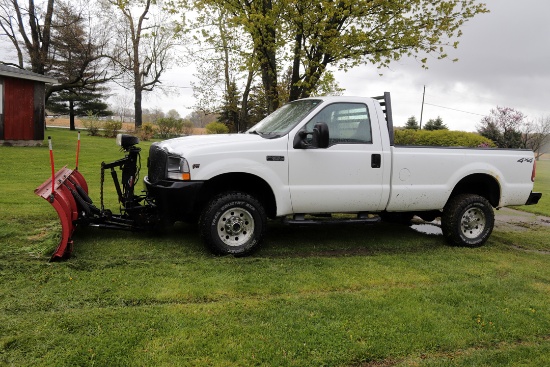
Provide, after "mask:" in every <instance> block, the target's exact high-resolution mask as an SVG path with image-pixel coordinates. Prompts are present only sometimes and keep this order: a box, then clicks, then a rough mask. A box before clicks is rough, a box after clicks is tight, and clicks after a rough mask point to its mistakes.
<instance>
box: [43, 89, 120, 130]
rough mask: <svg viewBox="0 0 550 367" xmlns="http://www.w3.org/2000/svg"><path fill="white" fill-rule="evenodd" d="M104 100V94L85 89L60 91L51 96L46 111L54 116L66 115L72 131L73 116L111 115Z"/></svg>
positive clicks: (73, 125)
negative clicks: (90, 114)
mask: <svg viewBox="0 0 550 367" xmlns="http://www.w3.org/2000/svg"><path fill="white" fill-rule="evenodd" d="M104 98H105V94H104V93H100V92H97V91H88V90H85V89H75V90H73V91H60V92H55V93H53V94H52V95H51V97H50V98H49V99H48V102H47V103H46V109H47V110H48V111H50V112H52V113H54V114H58V115H68V116H69V121H70V128H71V130H74V129H75V124H74V119H75V116H87V115H88V114H89V112H91V113H92V114H93V115H95V116H100V117H101V116H111V115H112V112H111V111H109V106H108V105H107V103H105V101H104Z"/></svg>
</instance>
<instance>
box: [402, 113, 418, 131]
mask: <svg viewBox="0 0 550 367" xmlns="http://www.w3.org/2000/svg"><path fill="white" fill-rule="evenodd" d="M405 129H407V130H418V129H420V126H419V125H418V121H416V117H414V116H411V117H409V118H408V120H407V123H406V124H405Z"/></svg>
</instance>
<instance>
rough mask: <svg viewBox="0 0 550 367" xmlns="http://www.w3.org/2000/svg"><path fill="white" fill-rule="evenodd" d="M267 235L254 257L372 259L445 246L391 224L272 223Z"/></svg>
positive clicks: (430, 236) (437, 237) (434, 237)
mask: <svg viewBox="0 0 550 367" xmlns="http://www.w3.org/2000/svg"><path fill="white" fill-rule="evenodd" d="M416 225H421V224H416ZM425 225H426V226H429V227H431V226H432V225H431V224H425ZM435 228H437V227H435ZM268 231H269V235H268V237H267V238H266V241H265V243H264V244H263V246H262V247H261V248H260V250H259V251H258V252H256V253H255V254H254V256H260V257H262V256H265V257H278V256H288V257H313V256H321V257H338V256H372V255H379V254H387V253H413V252H424V251H430V250H433V249H436V248H441V247H444V246H446V243H445V241H444V240H443V237H442V236H441V235H437V234H426V233H421V232H419V231H417V230H414V229H413V228H411V227H410V226H405V225H398V224H389V223H379V224H375V225H332V226H318V227H294V226H285V225H283V224H281V223H277V222H271V223H270V226H269V229H268ZM436 232H437V231H436Z"/></svg>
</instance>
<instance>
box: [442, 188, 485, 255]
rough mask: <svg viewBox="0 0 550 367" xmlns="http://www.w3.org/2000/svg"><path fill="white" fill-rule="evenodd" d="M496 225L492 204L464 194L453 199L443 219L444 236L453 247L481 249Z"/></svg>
mask: <svg viewBox="0 0 550 367" xmlns="http://www.w3.org/2000/svg"><path fill="white" fill-rule="evenodd" d="M494 225H495V214H494V212H493V208H492V206H491V204H490V203H489V202H488V201H487V199H485V198H484V197H482V196H479V195H474V194H462V195H457V196H455V197H454V198H452V199H451V200H450V201H449V202H448V203H447V205H446V206H445V209H444V210H443V215H442V217H441V229H442V230H443V236H444V237H445V239H446V240H447V242H449V243H450V244H451V245H454V246H466V247H479V246H481V245H483V244H484V243H485V241H487V239H488V238H489V236H490V235H491V232H492V231H493V227H494Z"/></svg>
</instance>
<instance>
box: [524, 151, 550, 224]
mask: <svg viewBox="0 0 550 367" xmlns="http://www.w3.org/2000/svg"><path fill="white" fill-rule="evenodd" d="M533 191H535V192H542V198H541V200H540V201H539V203H538V204H537V205H526V206H522V207H519V208H518V209H521V210H524V211H526V212H531V213H535V214H541V215H545V216H547V217H550V160H544V161H543V160H541V161H538V162H537V174H536V177H535V188H534V190H533Z"/></svg>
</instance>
